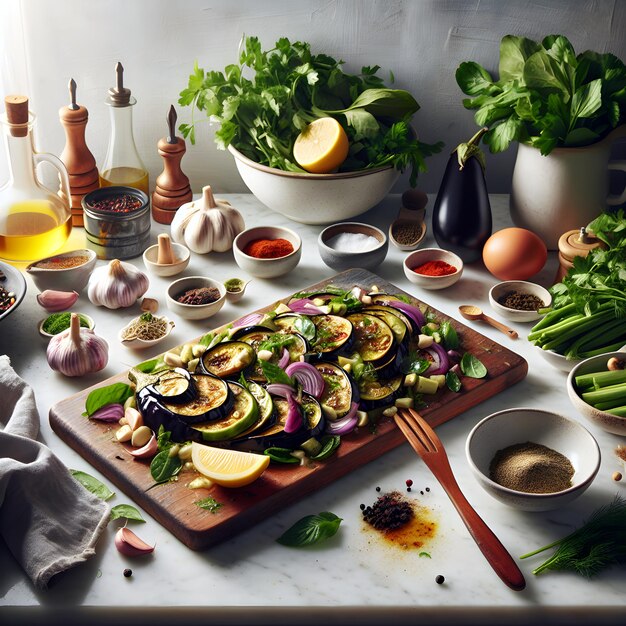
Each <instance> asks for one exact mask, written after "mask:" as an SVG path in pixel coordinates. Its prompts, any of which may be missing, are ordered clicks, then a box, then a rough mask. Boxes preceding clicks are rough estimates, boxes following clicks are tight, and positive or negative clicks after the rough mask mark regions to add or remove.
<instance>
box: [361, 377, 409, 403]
mask: <svg viewBox="0 0 626 626" xmlns="http://www.w3.org/2000/svg"><path fill="white" fill-rule="evenodd" d="M402 380H403V376H395V377H394V378H389V379H387V380H377V381H364V382H363V383H362V384H361V385H360V387H359V391H360V393H361V403H360V408H361V410H363V411H370V410H372V409H378V408H383V407H386V406H391V405H392V404H393V403H394V401H395V399H396V396H397V394H398V391H399V389H400V387H401V386H402Z"/></svg>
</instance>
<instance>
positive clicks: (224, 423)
mask: <svg viewBox="0 0 626 626" xmlns="http://www.w3.org/2000/svg"><path fill="white" fill-rule="evenodd" d="M228 386H229V387H230V391H231V393H232V395H233V396H234V403H233V407H232V410H231V411H230V413H228V415H226V416H225V417H223V418H222V419H219V420H214V421H211V422H202V423H199V424H194V425H193V426H192V428H193V430H195V431H197V432H199V433H200V435H201V436H202V439H204V440H205V441H228V440H229V439H233V438H234V437H237V435H240V434H241V433H242V432H244V431H245V430H247V429H248V428H250V426H252V424H254V423H255V422H256V420H257V419H258V416H259V405H258V404H257V401H256V400H255V399H254V396H253V395H252V394H251V393H250V392H249V391H248V390H246V389H245V388H244V387H243V386H242V385H240V384H239V383H235V382H233V381H229V382H228Z"/></svg>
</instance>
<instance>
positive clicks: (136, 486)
mask: <svg viewBox="0 0 626 626" xmlns="http://www.w3.org/2000/svg"><path fill="white" fill-rule="evenodd" d="M328 284H333V285H336V286H338V287H342V288H346V289H350V288H352V287H353V286H355V285H359V286H361V287H363V288H365V289H369V288H370V287H371V286H372V285H378V286H379V287H380V289H381V290H383V291H386V292H388V293H396V294H400V293H404V292H402V290H400V289H398V288H397V287H395V286H393V285H392V284H390V283H388V282H386V281H385V280H383V279H382V278H380V277H379V276H376V275H375V274H372V273H370V272H368V271H366V270H362V269H352V270H348V271H346V272H343V273H342V274H338V275H337V276H335V277H333V278H332V279H329V280H325V281H323V282H321V283H318V284H317V285H313V286H311V287H307V288H306V289H305V291H314V290H316V289H319V288H320V287H323V286H325V285H328ZM405 295H408V294H405ZM409 297H411V296H409ZM411 299H412V300H413V301H414V302H417V301H416V300H415V298H411ZM424 304H427V303H424ZM275 306H276V303H273V304H271V305H270V306H268V307H265V308H264V309H262V311H265V310H271V309H273V308H274V307H275ZM431 309H432V307H431ZM432 310H433V311H434V313H435V314H436V315H437V318H438V319H440V320H442V321H443V320H444V319H447V320H450V321H451V323H452V324H453V326H454V327H455V329H456V331H457V333H458V335H459V338H460V341H461V346H462V349H463V351H466V352H471V353H472V354H474V355H475V356H477V357H478V358H480V360H481V361H482V362H483V363H484V365H485V366H486V368H487V371H488V375H487V377H486V378H484V379H480V380H478V379H473V378H467V377H462V383H463V388H462V390H461V392H459V393H453V392H451V391H449V390H448V389H447V388H446V389H443V390H440V391H439V392H438V393H437V395H436V396H435V397H433V399H432V400H430V398H428V400H429V403H428V406H427V407H426V408H423V409H421V410H420V413H421V414H422V415H423V416H424V417H425V418H426V419H427V420H428V422H429V423H430V424H431V425H432V426H437V425H439V424H441V423H443V422H445V421H447V420H449V419H452V418H453V417H455V416H457V415H459V414H461V413H463V412H464V411H466V410H467V409H469V408H471V407H473V406H475V405H477V404H479V403H480V402H482V401H483V400H486V399H487V398H490V397H491V396H494V395H495V394H497V393H499V392H501V391H503V390H505V389H507V388H508V387H510V386H511V385H512V384H514V383H516V382H518V381H520V380H522V379H523V378H524V377H525V376H526V373H527V371H528V364H527V363H526V361H525V360H524V359H523V358H522V357H521V356H519V355H517V354H515V353H514V352H511V351H510V350H508V349H507V348H505V347H503V346H501V345H499V344H497V343H494V342H493V341H491V340H490V339H488V338H487V337H485V336H483V335H481V334H479V333H477V332H476V331H474V330H472V329H471V328H468V327H467V326H465V325H463V324H461V323H459V322H457V321H456V320H452V319H451V318H449V317H448V316H446V315H445V314H443V313H440V312H439V311H436V310H434V309H432ZM118 381H122V382H128V379H127V372H123V373H121V374H119V375H118V376H114V377H112V378H110V379H108V380H106V381H104V382H102V383H100V384H98V385H95V386H94V387H91V388H89V389H85V390H84V391H82V392H80V393H78V394H76V395H74V396H72V397H70V398H67V399H65V400H62V401H61V402H59V403H57V404H55V405H54V406H53V407H52V408H51V409H50V425H51V427H52V429H53V430H54V432H55V433H57V435H58V436H59V437H61V439H63V441H65V442H66V443H67V444H69V445H70V446H71V447H72V448H74V449H75V450H76V451H77V452H78V453H79V454H81V455H82V456H83V457H84V458H85V459H86V460H87V461H88V462H89V463H91V464H92V465H93V466H94V467H95V468H97V469H98V470H99V471H100V472H101V473H102V474H103V475H104V476H106V477H107V478H108V479H109V480H110V481H111V482H112V483H114V484H115V485H116V486H117V487H118V488H119V489H121V490H122V491H124V492H125V493H126V495H128V496H129V497H130V498H132V499H133V500H134V501H135V502H137V504H139V505H140V506H141V507H143V508H144V509H145V510H146V511H147V512H148V513H149V514H150V515H152V516H153V517H154V518H155V519H156V520H157V521H158V522H160V523H161V524H162V525H163V526H165V528H167V529H168V530H169V531H170V532H171V533H172V534H173V535H175V536H176V537H177V538H178V539H179V540H180V541H182V542H183V543H184V544H185V545H187V546H188V547H190V548H191V549H193V550H201V549H204V548H207V547H208V546H210V545H212V544H215V543H218V542H220V541H223V540H224V539H228V538H229V537H231V536H232V535H234V534H235V533H237V532H239V531H241V530H244V529H246V528H249V527H250V526H251V525H253V524H255V523H256V522H258V521H260V520H262V519H264V518H266V517H268V516H270V515H272V514H273V513H275V512H276V511H277V510H279V509H280V508H283V507H285V506H287V505H288V504H290V503H292V502H294V501H295V500H296V499H301V498H303V497H305V496H306V495H307V494H308V493H310V492H312V491H315V490H317V489H320V488H321V487H324V486H325V485H327V484H329V483H331V482H333V481H335V480H337V479H339V478H340V477H341V476H343V475H344V474H347V473H348V472H350V471H351V470H352V469H354V468H356V467H359V466H360V465H363V464H365V463H368V462H369V461H372V460H373V459H376V458H378V457H380V456H381V455H382V454H384V453H385V452H387V451H389V450H391V449H392V448H395V447H396V446H398V445H399V444H401V443H402V442H403V441H404V438H403V436H402V434H401V433H400V431H399V430H398V429H397V428H396V426H395V425H394V423H393V421H392V420H383V421H382V422H381V423H380V424H379V426H378V427H377V429H376V432H375V434H374V433H372V432H370V429H369V428H362V429H360V431H358V432H354V433H351V434H350V435H347V436H345V437H344V438H343V439H342V443H341V446H340V447H339V448H338V450H337V452H336V453H335V455H333V456H332V457H330V458H329V459H328V460H326V461H322V462H318V463H316V464H315V465H312V466H308V467H306V466H295V467H294V466H293V465H277V464H276V465H275V464H272V465H270V467H269V468H268V469H267V470H266V471H265V473H264V474H263V475H262V476H261V477H260V478H259V479H258V480H257V481H255V482H253V483H252V484H251V485H248V486H247V487H242V488H239V489H225V488H222V487H219V486H217V485H215V486H213V487H212V488H211V489H195V490H194V489H189V488H188V487H187V486H186V484H187V483H188V482H189V481H190V480H191V479H192V478H194V477H195V476H196V474H195V473H185V472H181V474H180V475H179V477H178V480H177V481H175V482H171V483H166V484H163V485H157V486H153V485H154V481H153V480H152V477H151V475H150V469H149V463H148V462H145V461H137V460H134V459H133V457H131V456H130V455H129V454H127V452H126V451H125V449H124V448H123V446H122V445H121V444H120V443H118V442H117V441H116V439H115V436H114V433H115V431H116V430H117V425H115V424H113V425H111V424H102V423H98V422H95V421H93V420H89V419H87V418H86V417H84V416H83V415H82V413H83V411H84V410H85V400H86V398H87V395H88V393H89V392H90V391H91V390H92V389H93V388H95V387H102V386H104V385H107V384H111V383H113V382H118ZM151 487H152V488H151ZM209 495H210V496H213V497H214V498H215V500H217V501H218V502H219V503H220V504H221V505H222V506H221V507H220V508H219V510H218V511H217V512H216V513H211V512H208V511H206V510H204V509H201V508H200V507H199V506H197V505H196V504H195V503H196V502H197V501H199V500H201V499H203V498H206V497H208V496H209Z"/></svg>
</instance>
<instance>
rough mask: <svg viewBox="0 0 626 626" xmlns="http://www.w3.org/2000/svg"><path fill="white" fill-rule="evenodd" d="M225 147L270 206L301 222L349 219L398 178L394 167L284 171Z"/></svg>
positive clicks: (376, 200)
mask: <svg viewBox="0 0 626 626" xmlns="http://www.w3.org/2000/svg"><path fill="white" fill-rule="evenodd" d="M228 150H229V151H230V153H231V154H232V155H233V157H234V158H235V164H236V165H237V169H238V171H239V174H240V175H241V178H243V182H244V183H245V184H246V185H247V186H248V188H249V189H250V191H251V192H252V193H253V194H254V195H255V196H256V197H257V198H258V199H259V200H260V201H261V202H262V203H263V204H265V205H266V206H268V207H269V208H270V209H272V210H274V211H276V212H278V213H282V214H283V215H286V216H287V217H288V218H289V219H292V220H294V221H296V222H301V223H303V224H330V223H332V222H337V221H341V220H349V219H350V218H352V217H355V216H356V215H360V214H361V213H364V212H365V211H367V210H369V209H371V208H372V207H373V206H375V205H376V204H378V203H379V202H380V201H381V200H383V199H384V198H385V196H386V195H387V194H388V193H389V190H390V189H391V188H392V187H393V185H394V183H395V182H396V181H397V180H398V177H399V176H400V172H399V171H398V170H397V169H396V168H394V167H391V166H389V167H382V168H372V169H367V170H359V171H357V172H345V173H338V174H307V173H300V172H285V171H283V170H278V169H275V168H272V167H267V166H266V165H261V164H260V163H255V162H254V161H252V160H250V159H248V158H247V157H245V156H244V155H243V154H241V152H239V151H238V150H236V149H235V148H234V147H233V146H228Z"/></svg>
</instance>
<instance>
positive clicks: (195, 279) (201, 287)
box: [166, 276, 226, 320]
mask: <svg viewBox="0 0 626 626" xmlns="http://www.w3.org/2000/svg"><path fill="white" fill-rule="evenodd" d="M166 299H167V306H168V308H169V310H170V311H172V313H176V315H180V317H182V318H184V319H188V320H201V319H206V318H207V317H211V316H212V315H215V314H216V313H217V312H218V311H219V310H220V309H221V308H222V307H223V306H224V302H226V288H225V287H224V285H223V283H221V282H219V281H217V280H213V279H212V278H207V277H205V276H187V277H186V278H179V279H178V280H175V281H174V282H172V283H170V285H169V287H168V288H167V298H166Z"/></svg>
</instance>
